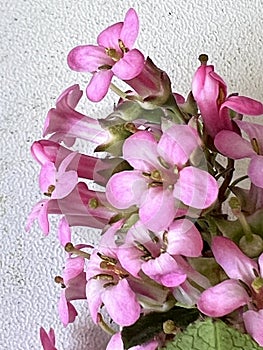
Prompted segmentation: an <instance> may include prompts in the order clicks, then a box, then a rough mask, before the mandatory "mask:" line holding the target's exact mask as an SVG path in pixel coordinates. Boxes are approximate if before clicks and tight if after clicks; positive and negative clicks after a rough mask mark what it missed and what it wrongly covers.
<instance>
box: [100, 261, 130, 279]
mask: <svg viewBox="0 0 263 350" xmlns="http://www.w3.org/2000/svg"><path fill="white" fill-rule="evenodd" d="M100 268H101V269H104V270H108V271H111V272H113V273H115V274H116V275H117V276H118V277H119V278H126V277H129V274H128V273H127V271H125V270H123V269H121V268H120V267H117V266H115V265H113V264H112V263H110V262H108V261H102V262H101V263H100Z"/></svg>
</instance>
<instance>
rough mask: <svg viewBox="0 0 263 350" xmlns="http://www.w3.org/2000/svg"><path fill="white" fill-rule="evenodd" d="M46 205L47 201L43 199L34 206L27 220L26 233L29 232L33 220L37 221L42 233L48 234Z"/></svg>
mask: <svg viewBox="0 0 263 350" xmlns="http://www.w3.org/2000/svg"><path fill="white" fill-rule="evenodd" d="M48 203H49V201H48V200H47V199H43V200H41V201H39V202H38V203H37V204H35V205H34V207H33V209H32V211H31V213H30V214H29V216H28V218H27V222H26V231H29V230H30V228H31V226H32V224H33V222H34V221H35V219H38V223H39V226H40V228H41V230H42V231H43V233H44V234H45V235H47V234H48V233H49V221H48Z"/></svg>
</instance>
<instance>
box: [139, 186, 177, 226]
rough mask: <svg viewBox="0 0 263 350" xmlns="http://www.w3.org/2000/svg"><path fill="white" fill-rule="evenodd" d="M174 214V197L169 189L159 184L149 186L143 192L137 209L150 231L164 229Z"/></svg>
mask: <svg viewBox="0 0 263 350" xmlns="http://www.w3.org/2000/svg"><path fill="white" fill-rule="evenodd" d="M175 215H176V207H175V199H174V197H173V195H172V192H171V191H170V190H163V188H162V187H161V186H159V187H150V188H149V190H148V191H146V192H145V197H144V200H143V202H142V204H141V206H140V209H139V216H140V219H141V221H142V222H143V224H144V225H145V226H146V227H147V228H148V229H150V230H152V231H156V232H158V231H162V230H166V229H167V228H168V226H169V225H170V223H171V222H172V221H173V219H174V217H175Z"/></svg>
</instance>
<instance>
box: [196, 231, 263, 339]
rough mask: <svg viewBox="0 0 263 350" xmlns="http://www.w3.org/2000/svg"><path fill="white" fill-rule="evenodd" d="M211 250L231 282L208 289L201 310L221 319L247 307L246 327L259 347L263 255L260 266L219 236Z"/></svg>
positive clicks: (203, 296) (262, 255) (201, 302)
mask: <svg viewBox="0 0 263 350" xmlns="http://www.w3.org/2000/svg"><path fill="white" fill-rule="evenodd" d="M212 251H213V253H214V256H215V259H216V261H217V262H218V264H219V265H220V266H221V267H222V268H223V269H224V270H225V272H226V274H227V275H228V276H229V278H230V279H229V280H225V281H223V282H221V283H219V284H217V285H215V286H214V287H211V288H208V289H207V290H205V291H204V292H203V293H202V294H201V297H200V298H199V300H198V303H197V306H198V309H199V310H200V311H201V312H203V313H204V314H206V315H208V316H211V317H222V316H224V315H227V314H229V313H230V312H232V311H234V310H236V309H238V308H240V307H242V306H244V305H247V306H248V308H249V310H248V311H245V312H243V319H244V323H245V327H246V329H247V332H248V333H250V334H251V336H252V337H253V338H254V339H255V340H256V341H257V342H258V343H259V345H263V338H262V327H261V323H259V322H258V321H259V320H261V319H262V312H263V254H261V255H260V257H259V258H258V264H257V263H256V262H255V261H254V260H252V259H250V258H248V257H247V256H246V255H245V254H244V253H242V252H241V250H240V249H239V248H238V247H237V246H236V245H235V243H234V242H232V241H231V240H230V239H228V238H225V237H219V236H218V237H215V238H214V239H213V242H212ZM240 281H242V282H243V283H244V284H243V283H242V284H241V283H240ZM244 285H246V288H245V287H244Z"/></svg>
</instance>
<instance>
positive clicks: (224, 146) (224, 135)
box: [215, 130, 255, 159]
mask: <svg viewBox="0 0 263 350" xmlns="http://www.w3.org/2000/svg"><path fill="white" fill-rule="evenodd" d="M215 146H216V148H217V149H218V151H219V152H220V153H222V154H224V155H225V156H227V157H230V158H232V159H242V158H246V157H251V156H253V155H254V154H255V151H254V150H253V148H252V146H251V143H250V142H249V141H247V140H245V139H243V138H242V137H241V136H240V135H238V134H237V133H235V132H233V131H229V130H222V131H220V132H219V133H218V134H217V135H216V137H215Z"/></svg>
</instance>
